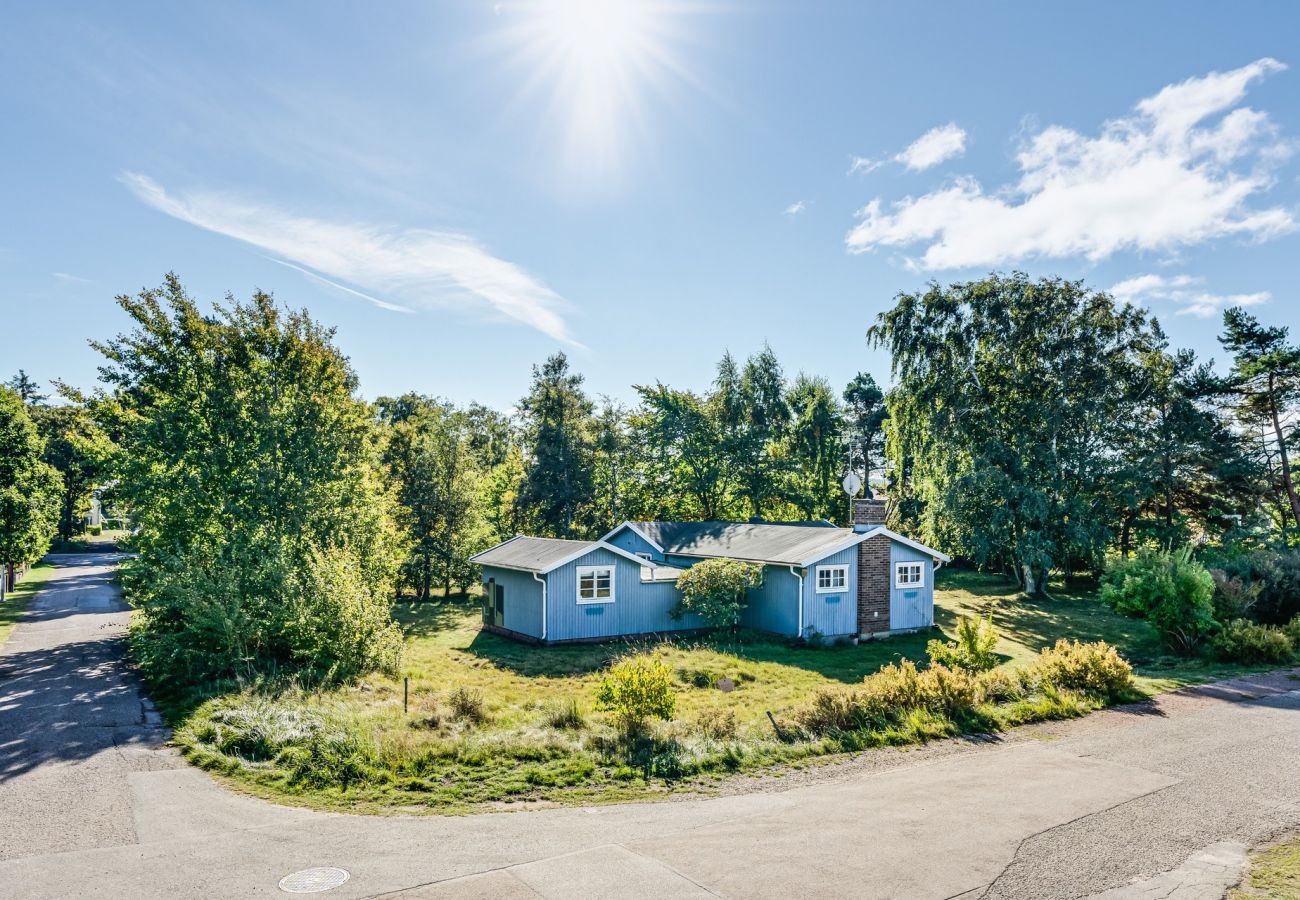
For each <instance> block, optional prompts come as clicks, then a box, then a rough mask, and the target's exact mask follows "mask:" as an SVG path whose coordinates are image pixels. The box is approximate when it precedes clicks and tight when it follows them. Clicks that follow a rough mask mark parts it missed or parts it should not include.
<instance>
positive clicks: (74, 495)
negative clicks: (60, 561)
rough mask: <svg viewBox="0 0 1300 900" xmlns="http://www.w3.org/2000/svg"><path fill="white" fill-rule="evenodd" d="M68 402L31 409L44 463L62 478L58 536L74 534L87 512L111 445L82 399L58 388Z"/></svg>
mask: <svg viewBox="0 0 1300 900" xmlns="http://www.w3.org/2000/svg"><path fill="white" fill-rule="evenodd" d="M62 390H63V392H64V393H65V394H67V395H68V399H69V400H70V401H71V402H68V403H64V404H60V405H58V406H41V407H34V408H33V410H32V412H33V418H34V419H35V422H36V427H37V430H38V431H40V433H41V436H42V437H43V438H44V439H45V453H44V455H43V458H44V460H45V461H46V462H47V463H49V464H50V465H51V466H53V467H54V468H55V469H57V470H58V471H59V473H60V474H61V475H62V476H63V489H62V491H61V492H60V499H59V520H58V528H59V537H61V538H63V539H64V540H69V539H71V538H72V536H73V534H75V533H76V531H77V529H78V525H79V524H80V522H81V518H82V516H84V515H85V514H86V512H87V510H88V509H89V508H90V495H91V493H92V492H93V491H94V490H95V488H97V487H99V486H100V485H101V484H102V483H103V481H104V480H105V479H106V478H107V477H108V476H109V473H110V471H111V466H112V458H113V443H112V441H111V440H109V437H108V435H107V434H105V433H104V431H103V429H102V428H100V427H99V424H98V423H97V422H96V421H95V420H94V418H93V417H92V416H91V413H90V410H89V409H88V408H87V407H86V405H85V403H84V402H83V400H84V398H82V397H81V396H80V395H79V394H77V392H75V391H72V390H71V389H69V388H66V387H64V388H62Z"/></svg>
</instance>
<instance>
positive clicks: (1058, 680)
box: [1032, 638, 1134, 701]
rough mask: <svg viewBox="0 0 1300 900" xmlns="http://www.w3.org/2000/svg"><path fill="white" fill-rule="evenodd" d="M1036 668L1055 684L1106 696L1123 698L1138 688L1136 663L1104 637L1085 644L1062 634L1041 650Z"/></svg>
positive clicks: (1038, 673) (1043, 679)
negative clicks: (1135, 672) (1124, 655)
mask: <svg viewBox="0 0 1300 900" xmlns="http://www.w3.org/2000/svg"><path fill="white" fill-rule="evenodd" d="M1032 672H1033V674H1034V675H1036V676H1037V677H1038V678H1039V679H1041V680H1042V681H1044V682H1046V683H1048V684H1051V685H1053V686H1055V687H1058V688H1065V689H1066V690H1070V691H1078V692H1079V693H1082V694H1088V695H1090V696H1093V697H1098V698H1101V699H1104V700H1111V701H1114V700H1123V699H1125V698H1127V697H1129V696H1131V695H1132V694H1133V691H1134V681H1133V667H1132V666H1131V665H1129V664H1128V661H1127V660H1125V659H1124V658H1123V657H1122V656H1120V655H1119V651H1117V650H1116V649H1115V648H1114V647H1112V646H1111V645H1110V644H1107V643H1105V642H1104V641H1096V642H1095V643H1091V644H1085V643H1081V642H1079V641H1067V640H1065V639H1064V638H1062V639H1061V640H1059V641H1057V642H1056V646H1055V647H1047V648H1044V649H1043V650H1042V651H1041V652H1040V653H1039V655H1038V659H1037V660H1036V661H1035V662H1034V666H1033V670H1032Z"/></svg>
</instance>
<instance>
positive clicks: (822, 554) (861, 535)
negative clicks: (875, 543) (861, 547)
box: [796, 531, 879, 569]
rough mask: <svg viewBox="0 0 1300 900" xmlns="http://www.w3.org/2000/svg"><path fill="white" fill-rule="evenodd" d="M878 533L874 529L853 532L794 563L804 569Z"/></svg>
mask: <svg viewBox="0 0 1300 900" xmlns="http://www.w3.org/2000/svg"><path fill="white" fill-rule="evenodd" d="M878 533H879V532H875V531H862V532H854V534H853V537H851V538H849V539H848V540H846V541H844V542H842V543H839V544H836V545H835V546H834V547H831V548H829V549H827V550H818V551H817V555H816V556H812V557H809V558H808V559H807V560H805V561H804V562H801V563H796V565H797V566H799V567H800V568H803V569H806V568H808V567H809V566H811V565H812V564H813V563H816V562H820V561H821V560H823V559H825V558H826V557H828V556H834V555H835V554H836V553H841V552H843V551H845V550H848V549H849V548H850V547H856V546H857V545H858V544H861V543H862V542H863V541H865V540H866V539H867V538H869V537H871V536H872V535H874V534H878Z"/></svg>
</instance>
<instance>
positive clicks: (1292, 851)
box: [1228, 835, 1300, 900]
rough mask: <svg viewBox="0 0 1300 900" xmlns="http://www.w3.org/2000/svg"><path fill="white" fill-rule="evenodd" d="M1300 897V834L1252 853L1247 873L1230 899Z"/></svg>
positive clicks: (1275, 899) (1265, 899)
mask: <svg viewBox="0 0 1300 900" xmlns="http://www.w3.org/2000/svg"><path fill="white" fill-rule="evenodd" d="M1297 897H1300V835H1292V836H1291V837H1289V838H1286V839H1285V840H1281V841H1278V842H1277V843H1275V844H1272V845H1270V846H1268V847H1264V848H1263V849H1261V850H1256V851H1255V852H1253V853H1251V855H1250V863H1249V869H1248V870H1247V872H1246V877H1245V878H1244V879H1242V882H1241V884H1240V885H1238V886H1237V887H1235V888H1233V889H1232V890H1231V891H1229V892H1228V900H1295V898H1297Z"/></svg>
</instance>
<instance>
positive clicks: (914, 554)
mask: <svg viewBox="0 0 1300 900" xmlns="http://www.w3.org/2000/svg"><path fill="white" fill-rule="evenodd" d="M900 562H919V563H924V564H925V584H923V585H922V586H920V587H915V588H899V587H897V586H896V582H897V579H896V578H895V566H896V565H897V564H898V563H900ZM933 624H934V560H933V559H932V558H931V557H930V556H929V555H928V554H926V553H923V552H921V551H920V550H913V549H912V548H911V547H908V546H907V545H906V544H900V543H898V541H891V542H890V549H889V630H890V631H902V630H904V629H908V628H928V627H929V626H931V625H933Z"/></svg>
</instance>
